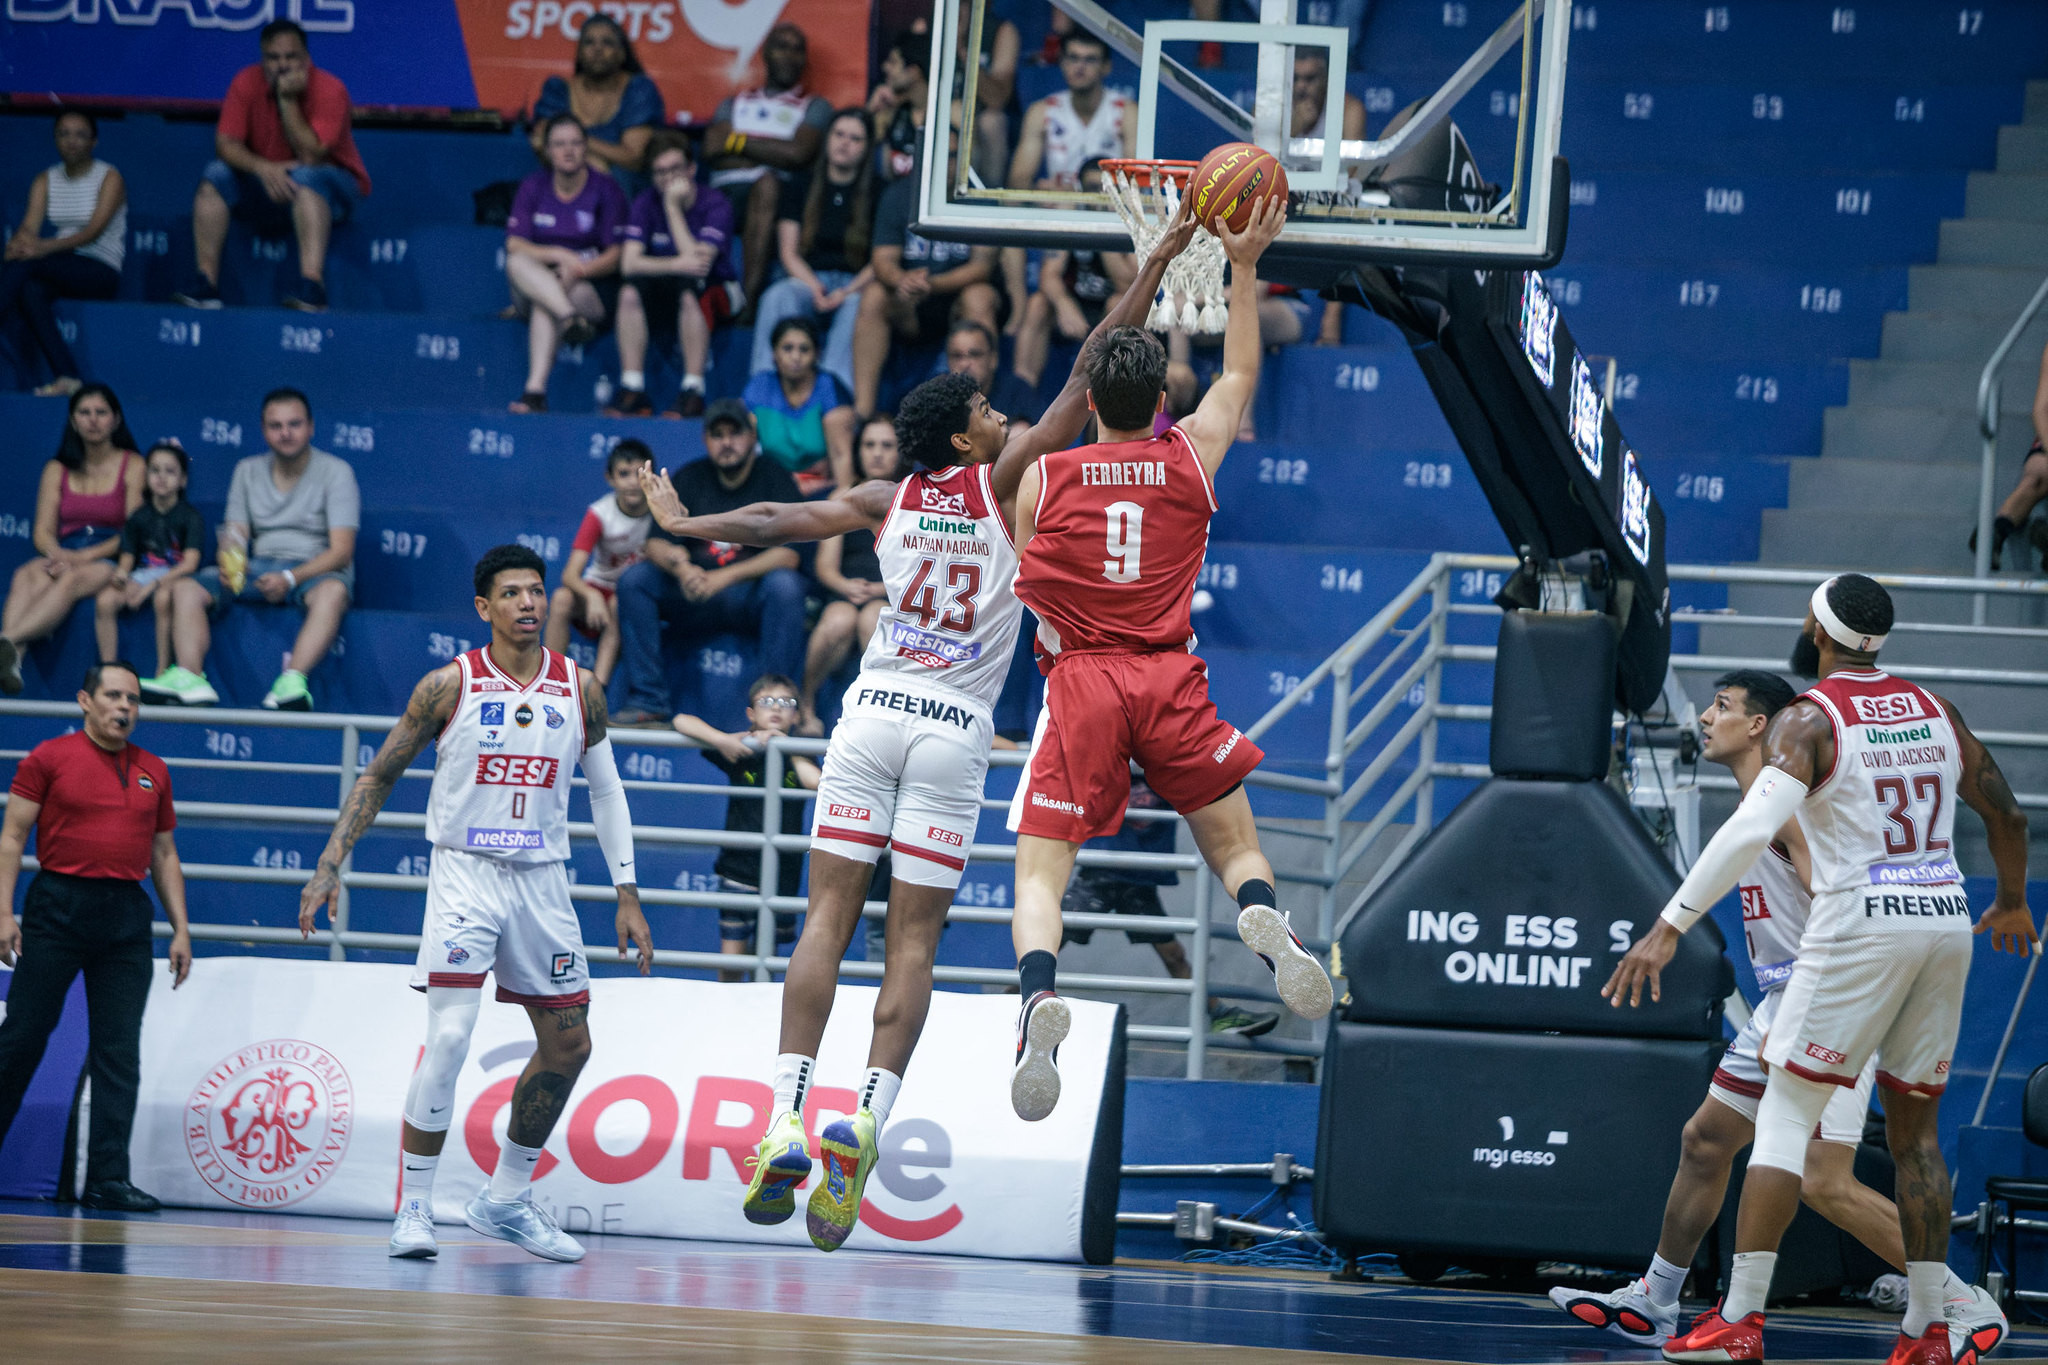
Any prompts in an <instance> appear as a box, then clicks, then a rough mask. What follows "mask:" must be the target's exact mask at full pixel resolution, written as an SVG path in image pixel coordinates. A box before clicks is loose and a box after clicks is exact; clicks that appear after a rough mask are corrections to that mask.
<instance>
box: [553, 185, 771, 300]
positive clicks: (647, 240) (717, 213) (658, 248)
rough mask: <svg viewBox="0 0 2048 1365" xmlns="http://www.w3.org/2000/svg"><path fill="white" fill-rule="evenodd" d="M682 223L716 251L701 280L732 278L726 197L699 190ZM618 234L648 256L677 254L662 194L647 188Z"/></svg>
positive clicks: (730, 230)
mask: <svg viewBox="0 0 2048 1365" xmlns="http://www.w3.org/2000/svg"><path fill="white" fill-rule="evenodd" d="M522 188H523V187H522ZM514 211H515V212H516V211H517V210H516V209H515V210H514ZM683 222H684V224H685V225H686V226H687V227H688V228H689V229H690V235H691V236H692V237H694V238H696V239H697V240H698V241H699V242H701V243H703V244H704V245H706V246H715V247H717V248H718V259H717V260H716V261H714V262H713V263H712V265H711V273H710V274H708V275H706V276H705V277H704V278H705V281H706V283H712V284H715V283H718V282H719V281H722V280H729V279H733V278H735V275H734V271H733V268H732V264H733V263H732V252H731V250H730V247H731V245H732V240H733V234H732V205H731V204H730V203H728V202H727V200H726V197H725V196H724V195H722V194H720V193H719V192H718V191H716V190H707V189H701V188H700V189H699V190H698V191H697V198H696V202H694V203H692V204H691V205H690V207H688V208H687V209H684V210H683ZM619 235H620V237H621V238H622V239H623V240H625V241H632V242H638V243H640V244H641V245H642V246H643V247H645V248H646V249H647V254H648V255H650V256H673V255H675V254H676V241H675V238H674V237H672V236H670V235H669V230H668V212H667V210H665V209H664V208H662V205H661V191H659V190H652V189H649V190H642V191H641V192H640V197H639V198H637V199H635V200H634V201H633V209H632V212H631V214H630V215H629V216H628V217H627V219H626V225H625V226H624V227H623V228H621V229H620V233H619Z"/></svg>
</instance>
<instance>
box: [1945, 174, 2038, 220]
mask: <svg viewBox="0 0 2048 1365" xmlns="http://www.w3.org/2000/svg"><path fill="white" fill-rule="evenodd" d="M1963 203H1964V205H1965V208H1964V212H1965V213H1966V214H1967V215H1968V216H1969V217H1972V218H2002V219H2006V220H2008V221H2024V222H2033V223H2039V222H2044V221H2048V172H2030V173H2029V172H2019V171H1971V172H1970V181H1969V187H1968V189H1967V190H1966V191H1965V192H1964V195H1963Z"/></svg>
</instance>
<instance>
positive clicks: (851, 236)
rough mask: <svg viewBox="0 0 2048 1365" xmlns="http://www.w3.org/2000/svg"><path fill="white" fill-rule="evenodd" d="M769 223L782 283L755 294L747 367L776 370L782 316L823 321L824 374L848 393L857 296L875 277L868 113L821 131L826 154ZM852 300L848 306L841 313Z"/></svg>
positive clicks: (847, 116) (839, 117)
mask: <svg viewBox="0 0 2048 1365" xmlns="http://www.w3.org/2000/svg"><path fill="white" fill-rule="evenodd" d="M781 203H782V207H781V209H780V210H779V213H780V215H781V216H780V217H779V218H778V219H777V220H776V224H775V233H776V244H777V248H778V250H779V251H780V253H781V259H782V268H783V269H784V270H786V271H788V272H789V276H788V278H787V279H781V280H777V281H776V282H775V283H774V284H772V285H769V286H768V292H767V293H765V294H763V295H762V296H761V306H760V311H759V313H758V314H757V315H756V317H755V319H754V355H753V361H752V363H751V364H750V365H749V366H748V369H749V370H750V371H751V372H752V373H754V374H763V373H766V372H767V371H770V370H773V369H774V368H775V347H774V343H773V342H772V341H771V340H770V338H772V337H773V336H774V335H775V326H776V324H777V323H779V322H781V321H782V320H783V319H784V318H804V317H811V318H819V319H825V318H830V319H831V321H830V322H829V323H821V325H822V326H825V327H826V333H825V361H824V368H825V370H826V372H827V373H829V374H831V375H832V376H833V377H834V378H835V379H837V380H839V381H840V382H841V383H842V384H844V385H846V387H847V388H848V389H851V388H852V387H853V329H854V323H855V320H856V319H857V318H858V317H859V316H860V308H859V302H860V297H861V291H862V290H863V289H865V288H866V287H867V283H868V281H869V280H871V279H873V278H874V273H873V270H872V268H871V267H870V265H869V256H870V254H871V249H872V246H873V242H874V222H875V170H874V166H873V165H872V164H870V158H869V156H868V121H867V115H865V114H863V113H862V112H861V111H860V110H858V109H842V110H840V111H839V112H838V113H836V114H834V115H833V116H832V122H831V125H830V126H829V127H828V128H827V129H826V132H825V150H824V151H823V152H822V153H820V154H819V156H818V161H817V164H816V165H815V166H813V167H812V168H811V171H810V174H808V175H806V176H803V177H801V178H792V179H791V180H790V182H789V186H788V189H787V191H786V193H785V194H784V196H783V198H782V200H781ZM849 302H851V303H853V304H854V305H855V306H853V307H850V308H849V307H847V306H846V305H847V304H848V303H849Z"/></svg>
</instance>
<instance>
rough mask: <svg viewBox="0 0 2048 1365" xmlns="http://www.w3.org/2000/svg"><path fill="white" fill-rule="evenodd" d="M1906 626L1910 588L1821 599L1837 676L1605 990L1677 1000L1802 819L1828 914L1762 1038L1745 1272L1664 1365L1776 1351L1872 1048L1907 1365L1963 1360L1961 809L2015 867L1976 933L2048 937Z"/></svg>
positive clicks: (1768, 748) (1981, 751) (1995, 776)
mask: <svg viewBox="0 0 2048 1365" xmlns="http://www.w3.org/2000/svg"><path fill="white" fill-rule="evenodd" d="M1891 626H1892V601H1891V595H1890V594H1889V593H1887V592H1886V591H1885V590H1884V588H1883V587H1881V586H1880V585H1879V584H1878V583H1876V582H1875V581H1874V580H1872V579H1870V578H1867V577H1865V576H1864V575H1862V574H1841V575H1838V576H1837V577H1834V578H1830V579H1829V580H1827V581H1826V582H1825V583H1822V584H1821V585H1820V586H1819V587H1818V588H1816V589H1814V592H1813V598H1812V601H1811V603H1810V605H1809V609H1808V611H1807V615H1806V621H1805V624H1804V626H1803V627H1802V630H1801V636H1802V640H1801V643H1802V646H1805V645H1808V644H1810V645H1811V646H1812V653H1813V655H1815V656H1817V662H1815V663H1814V664H1813V665H1812V668H1811V671H1812V672H1815V673H1817V674H1818V675H1819V677H1820V679H1821V681H1820V682H1819V683H1818V684H1816V685H1815V686H1814V687H1812V688H1811V689H1809V690H1808V691H1807V692H1805V693H1804V694H1802V695H1801V696H1800V698H1799V700H1798V701H1796V702H1794V703H1793V704H1792V705H1791V706H1788V707H1786V708H1785V710H1784V711H1782V712H1780V713H1779V715H1778V716H1777V718H1776V719H1775V720H1773V721H1772V722H1771V725H1770V728H1769V729H1768V730H1767V731H1766V732H1765V735H1764V765H1765V766H1764V770H1763V772H1762V773H1761V774H1759V776H1758V778H1757V780H1756V782H1755V783H1753V784H1752V785H1751V786H1750V789H1749V791H1748V792H1747V793H1746V794H1745V795H1744V796H1743V798H1742V803H1741V805H1739V806H1737V807H1736V810H1735V814H1734V815H1732V816H1730V817H1729V819H1728V821H1727V823H1726V824H1724V825H1722V826H1721V828H1720V830H1719V831H1718V832H1717V833H1716V834H1715V835H1714V837H1713V839H1712V840H1710V841H1709V842H1708V844H1707V846H1706V848H1704V849H1702V850H1701V851H1700V856H1699V859H1698V861H1696V862H1695V863H1694V864H1693V869H1692V871H1691V872H1690V873H1689V874H1687V876H1686V879H1685V882H1684V884H1683V885H1681V886H1680V887H1679V888H1678V891H1677V893H1676V894H1675V895H1674V896H1672V898H1671V902H1670V904H1668V905H1666V906H1665V908H1664V912H1663V915H1662V917H1661V919H1660V920H1659V922H1658V923H1657V924H1656V925H1655V926H1654V927H1653V928H1652V929H1651V931H1650V932H1649V933H1648V934H1646V935H1645V936H1644V937H1643V938H1642V939H1641V940H1640V941H1639V942H1638V943H1636V945H1635V946H1634V947H1632V948H1630V949H1629V951H1628V953H1627V955H1626V956H1624V957H1623V958H1622V961H1621V963H1620V965H1619V966H1617V967H1616V968H1615V970H1614V975H1613V977H1612V978H1610V979H1609V981H1608V983H1607V985H1605V986H1603V987H1602V988H1601V993H1602V994H1603V995H1605V996H1606V997H1607V998H1608V999H1609V1000H1610V1001H1611V1002H1612V1003H1614V1004H1616V1005H1619V1004H1621V1003H1622V1002H1623V1001H1624V1000H1627V1001H1628V1002H1629V1003H1631V1004H1633V1003H1636V1002H1638V1001H1640V1000H1641V998H1642V991H1643V986H1644V985H1645V984H1646V983H1647V984H1648V985H1649V987H1650V994H1651V998H1652V999H1655V998H1657V996H1658V994H1659V983H1658V973H1659V972H1660V971H1661V970H1662V968H1663V967H1664V965H1665V964H1666V963H1668V962H1669V961H1670V960H1671V956H1672V954H1673V952H1674V951H1675V950H1676V946H1677V937H1678V935H1679V934H1681V933H1683V932H1685V930H1686V929H1688V928H1689V927H1691V925H1692V924H1693V923H1694V922H1695V921H1696V920H1698V919H1699V917H1700V916H1701V915H1702V914H1704V913H1705V911H1706V908H1707V907H1708V906H1711V905H1712V904H1713V903H1714V902H1715V901H1717V900H1719V899H1720V898H1721V897H1722V896H1723V895H1725V894H1726V893H1727V892H1728V890H1729V888H1730V887H1731V886H1733V885H1734V884H1735V881H1736V878H1737V877H1738V876H1739V875H1740V873H1741V871H1742V869H1743V868H1745V867H1746V866H1748V865H1749V864H1750V862H1752V861H1753V860H1754V859H1755V858H1756V856H1757V855H1758V854H1759V853H1761V852H1762V851H1763V849H1764V846H1765V845H1766V844H1767V843H1769V842H1770V839H1771V837H1772V836H1773V835H1774V834H1775V833H1776V832H1777V831H1778V830H1780V829H1782V828H1783V827H1784V825H1785V822H1786V821H1787V820H1789V819H1791V818H1792V817H1793V816H1794V815H1796V816H1798V818H1799V823H1800V825H1801V827H1802V828H1803V829H1804V831H1805V833H1806V840H1807V846H1808V849H1809V852H1810V855H1811V858H1812V869H1813V870H1812V886H1813V908H1812V911H1811V914H1810V916H1809V918H1808V920H1807V924H1806V932H1805V934H1804V935H1803V936H1802V937H1801V940H1800V947H1799V965H1798V967H1797V968H1796V969H1795V970H1794V971H1793V973H1792V981H1791V983H1790V984H1789V985H1788V986H1786V988H1785V998H1784V1002H1783V1003H1782V1004H1781V1005H1780V1006H1779V1007H1778V1013H1777V1018H1776V1019H1775V1020H1774V1021H1773V1023H1772V1026H1771V1035H1770V1037H1769V1039H1767V1040H1766V1042H1765V1044H1764V1050H1763V1062H1764V1064H1765V1066H1766V1067H1767V1068H1768V1069H1769V1080H1768V1081H1767V1082H1766V1085H1765V1088H1764V1094H1763V1100H1762V1102H1761V1103H1760V1104H1759V1105H1758V1107H1757V1118H1756V1145H1755V1147H1754V1148H1752V1150H1751V1153H1750V1158H1749V1174H1748V1178H1747V1179H1746V1180H1745V1181H1744V1182H1743V1188H1742V1202H1741V1205H1740V1211H1739V1213H1738V1214H1737V1219H1736V1235H1735V1245H1736V1251H1735V1265H1734V1270H1733V1272H1732V1273H1731V1275H1730V1279H1729V1287H1728V1293H1727V1295H1726V1296H1725V1297H1724V1299H1723V1300H1722V1302H1721V1303H1720V1304H1719V1305H1717V1306H1716V1307H1715V1309H1714V1310H1713V1311H1711V1312H1708V1313H1703V1314H1701V1315H1700V1317H1699V1319H1698V1320H1697V1321H1696V1322H1694V1324H1693V1326H1692V1329H1691V1330H1690V1331H1688V1332H1686V1333H1685V1334H1684V1335H1682V1336H1677V1337H1673V1338H1672V1339H1671V1341H1670V1342H1668V1343H1667V1344H1666V1345H1665V1347H1664V1358H1665V1359H1666V1360H1672V1361H1713V1362H1728V1361H1761V1360H1762V1359H1763V1353H1764V1352H1763V1327H1764V1311H1763V1310H1764V1301H1765V1298H1766V1296H1767V1295H1768V1293H1769V1292H1770V1285H1771V1272H1772V1270H1773V1268H1774V1267H1775V1265H1776V1262H1777V1259H1778V1257H1777V1246H1778V1242H1779V1239H1780V1238H1782V1237H1783V1236H1784V1234H1785V1228H1786V1226H1787V1225H1788V1224H1789V1223H1790V1222H1791V1221H1792V1214H1793V1212H1794V1211H1795V1209H1796V1208H1797V1206H1798V1200H1799V1181H1800V1175H1801V1172H1802V1171H1803V1170H1804V1168H1805V1160H1806V1149H1807V1139H1808V1136H1809V1135H1810V1134H1811V1133H1812V1131H1813V1127H1814V1124H1815V1123H1817V1122H1819V1121H1820V1118H1821V1115H1822V1113H1823V1112H1824V1111H1825V1110H1826V1108H1827V1101H1828V1097H1829V1095H1830V1094H1831V1093H1832V1091H1833V1089H1834V1088H1837V1087H1852V1086H1854V1085H1855V1083H1856V1077H1857V1076H1858V1074H1860V1073H1861V1071H1862V1069H1863V1067H1864V1066H1865V1064H1866V1063H1868V1061H1869V1060H1870V1058H1871V1057H1872V1056H1873V1055H1875V1056H1877V1057H1878V1058H1879V1066H1878V1071H1877V1083H1878V1085H1879V1086H1880V1087H1881V1088H1882V1089H1883V1090H1884V1092H1885V1096H1884V1108H1885V1128H1886V1137H1887V1141H1888V1144H1889V1146H1890V1148H1891V1154H1892V1160H1893V1161H1894V1162H1895V1163H1896V1164H1897V1167H1898V1184H1897V1195H1898V1200H1897V1202H1898V1206H1899V1222H1900V1231H1901V1233H1902V1234H1903V1240H1904V1243H1905V1253H1906V1283H1907V1301H1906V1315H1905V1321H1904V1323H1903V1324H1902V1325H1901V1330H1900V1334H1899V1337H1898V1339H1897V1341H1896V1342H1895V1343H1894V1344H1893V1346H1892V1352H1891V1357H1890V1361H1889V1362H1888V1365H1950V1362H1951V1361H1952V1360H1953V1359H1954V1356H1953V1353H1952V1351H1951V1348H1950V1341H1949V1332H1948V1328H1947V1325H1946V1324H1945V1323H1944V1321H1943V1317H1942V1299H1943V1294H1942V1286H1943V1283H1944V1280H1945V1277H1946V1274H1947V1267H1946V1264H1945V1257H1946V1255H1947V1250H1948V1242H1949V1216H1950V1205H1951V1198H1952V1196H1951V1191H1950V1186H1949V1177H1948V1169H1947V1167H1946V1166H1945V1165H1944V1164H1943V1161H1942V1156H1941V1146H1940V1141H1939V1138H1938V1136H1937V1133H1936V1128H1935V1123H1936V1116H1937V1109H1938V1106H1939V1104H1940V1101H1941V1093H1942V1091H1943V1090H1944V1089H1946V1088H1947V1085H1948V1076H1949V1064H1950V1062H1951V1061H1952V1060H1953V1056H1954V1052H1955V1044H1956V1033H1957V1029H1958V1026H1959V1024H1960V1021H1961V1018H1962V1005H1963V986H1964V983H1965V981H1966V979H1967V978H1968V976H1969V970H1970V905H1969V900H1968V898H1967V896H1966V895H1965V894H1964V890H1963V880H1962V872H1961V871H1960V869H1958V868H1957V866H1956V860H1955V853H1954V850H1953V847H1952V844H1951V838H1952V830H1953V825H1954V820H1955V802H1956V800H1958V799H1960V800H1962V801H1963V802H1964V803H1965V804H1967V805H1968V806H1969V807H1970V809H1972V810H1974V811H1976V812H1977V814H1978V815H1980V816H1982V817H1983V820H1984V830H1985V842H1986V844H1987V846H1988V847H1989V849H1990V852H1991V859H1992V862H1993V863H1994V864H1996V866H1997V869H1998V890H1997V894H1996V897H1995V899H1994V900H1993V902H1992V906H1991V908H1990V909H1989V910H1987V911H1986V912H1985V913H1984V916H1983V918H1982V920H1981V921H1979V923H1978V925H1977V930H1976V931H1977V932H1978V933H1980V934H1981V933H1986V932H1988V933H1990V935H1991V940H1992V944H1993V946H1994V947H1996V948H1998V949H2001V950H2004V951H2010V952H2013V953H2016V954H2018V955H2020V956H2025V955H2026V954H2027V952H2028V951H2029V950H2030V948H2031V946H2032V945H2033V944H2036V943H2038V942H2039V941H2040V937H2039V935H2038V934H2037V933H2036V932H2035V930H2034V921H2033V915H2032V913H2031V912H2030V911H2029V910H2028V909H2027V899H2026V879H2027V821H2026V817H2025V816H2024V815H2023V814H2021V812H2020V809H2019V806H2018V804H2017V803H2016V802H2015V801H2014V800H2013V796H2012V789H2011V788H2010V787H2009V786H2007V785H2006V781H2005V776H2004V774H2003V773H2001V772H2000V771H1999V770H1998V764H1997V763H1996V762H1995V761H1994V760H1993V759H1992V757H1991V755H1990V753H1989V752H1988V751H1987V750H1986V749H1985V748H1984V746H1983V744H1982V743H1980V742H1979V741H1978V739H1977V737H1976V736H1975V735H1973V734H1971V733H1970V730H1969V727H1968V726H1966V725H1964V724H1963V721H1962V717H1961V716H1960V715H1958V714H1957V713H1956V710H1955V708H1954V707H1953V706H1950V705H1949V704H1948V703H1947V702H1946V701H1943V700H1942V699H1941V698H1940V697H1937V696H1935V695H1934V694H1933V693H1931V692H1929V691H1927V690H1926V689H1925V688H1922V687H1919V686H1917V685H1915V684H1913V683H1909V682H1906V681H1905V680H1904V679H1900V678H1894V677H1892V676H1890V675H1889V674H1887V673H1885V672H1884V671H1883V670H1881V669H1879V668H1878V667H1877V652H1878V650H1879V649H1880V648H1882V647H1883V645H1884V640H1885V635H1886V633H1887V632H1889V631H1890V630H1891ZM1796 662H1797V655H1796V654H1795V664H1796ZM1799 671H1802V672H1803V671H1808V670H1807V669H1804V668H1802V669H1800V670H1799ZM1991 1332H1992V1328H1990V1327H1986V1328H1985V1329H1984V1335H1986V1336H1989V1335H1990V1333H1991ZM1994 1344H1995V1343H1994ZM1972 1345H1973V1346H1974V1348H1975V1350H1977V1351H1981V1350H1982V1349H1984V1348H1983V1347H1982V1345H1979V1344H1976V1343H1972Z"/></svg>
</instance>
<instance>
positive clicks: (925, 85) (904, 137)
mask: <svg viewBox="0 0 2048 1365" xmlns="http://www.w3.org/2000/svg"><path fill="white" fill-rule="evenodd" d="M931 66H932V35H931V34H930V33H929V32H918V31H916V30H914V29H906V30H904V31H903V32H902V33H899V34H897V35H896V40H895V41H894V42H893V43H891V44H890V46H889V55H888V56H886V57H884V58H882V83H881V84H880V85H878V86H876V87H875V90H874V93H873V94H871V95H869V96H868V113H869V115H870V116H871V117H873V119H874V121H875V146H876V149H877V154H876V164H877V167H878V168H879V169H880V171H881V173H882V179H883V180H885V181H894V180H900V179H902V178H903V177H904V176H906V175H909V174H910V173H911V172H912V171H914V170H916V169H917V163H918V159H919V155H920V153H922V152H923V150H924V114H925V103H926V101H927V100H928V99H929V98H930V95H929V91H930V81H931Z"/></svg>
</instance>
